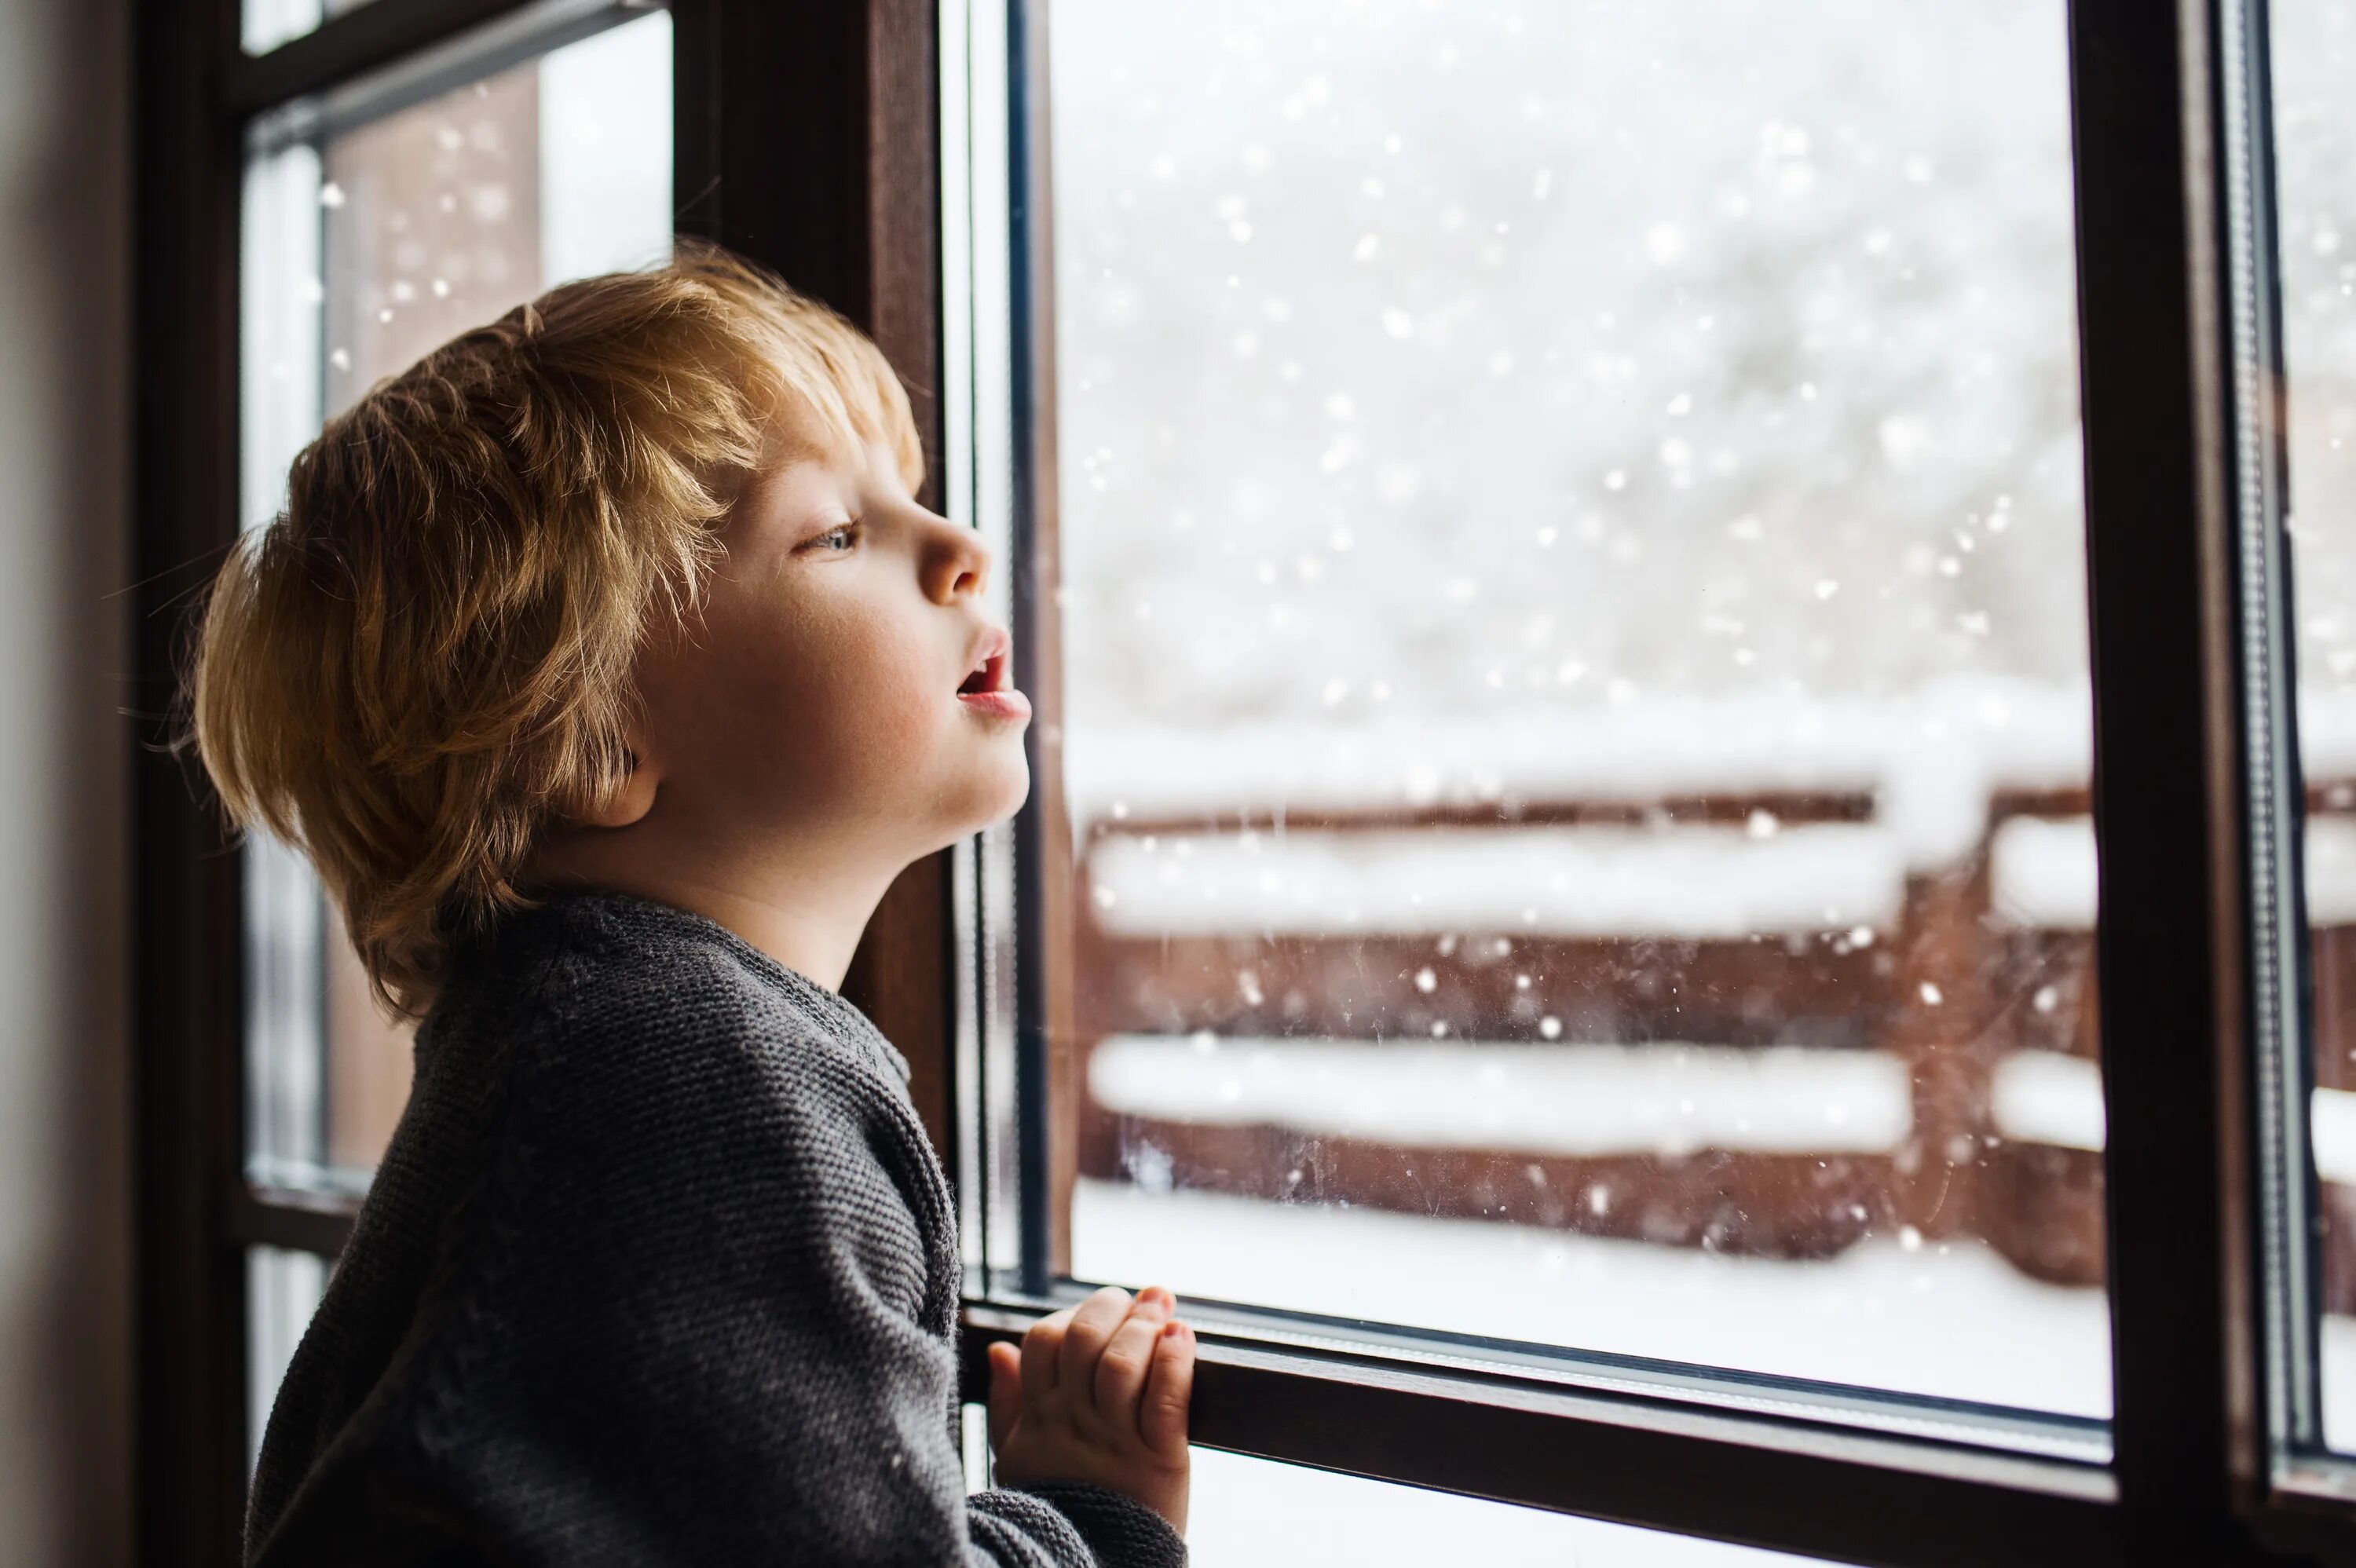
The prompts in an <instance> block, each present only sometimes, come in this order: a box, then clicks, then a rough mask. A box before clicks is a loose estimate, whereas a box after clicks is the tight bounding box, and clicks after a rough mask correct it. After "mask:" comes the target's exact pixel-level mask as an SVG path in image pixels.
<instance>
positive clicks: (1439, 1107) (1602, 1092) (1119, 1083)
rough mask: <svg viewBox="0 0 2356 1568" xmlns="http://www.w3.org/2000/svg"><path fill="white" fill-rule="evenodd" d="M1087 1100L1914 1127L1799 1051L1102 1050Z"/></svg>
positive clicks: (1544, 1120) (1906, 1116) (1903, 1101)
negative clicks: (1089, 1098) (1090, 1097)
mask: <svg viewBox="0 0 2356 1568" xmlns="http://www.w3.org/2000/svg"><path fill="white" fill-rule="evenodd" d="M1088 1090H1089V1093H1091V1094H1092V1095H1093V1096H1094V1097H1095V1099H1096V1101H1097V1103H1098V1104H1100V1105H1102V1106H1104V1107H1105V1108H1106V1109H1107V1110H1109V1111H1114V1112H1118V1113H1123V1114H1127V1115H1139V1116H1152V1117H1157V1118H1161V1119H1163V1120H1168V1121H1176V1122H1193V1123H1204V1124H1209V1125H1221V1126H1248V1125H1258V1124H1267V1125H1275V1126H1282V1127H1290V1128H1293V1129H1296V1130H1298V1131H1301V1132H1304V1133H1313V1134H1317V1135H1321V1136H1328V1137H1355V1138H1366V1139H1370V1140H1373V1141H1375V1142H1377V1143H1393V1144H1407V1145H1412V1146H1420V1147H1443V1148H1494V1149H1511V1150H1514V1151H1516V1152H1518V1153H1526V1154H1534V1155H1535V1154H1554V1155H1607V1154H1664V1155H1674V1154H1689V1153H1691V1152H1693V1151H1695V1150H1697V1149H1704V1148H1715V1149H1760V1150H1786V1151H1796V1152H1803V1153H1812V1154H1826V1153H1834V1152H1839V1153H1852V1152H1854V1153H1869V1152H1887V1151H1889V1150H1890V1149H1893V1148H1895V1147H1897V1146H1898V1144H1899V1143H1900V1142H1901V1140H1902V1139H1904V1137H1905V1136H1906V1135H1907V1133H1908V1132H1909V1131H1910V1130H1911V1129H1912V1126H1913V1121H1914V1109H1913V1099H1912V1091H1911V1090H1910V1088H1909V1085H1908V1082H1907V1073H1906V1064H1905V1063H1904V1062H1903V1061H1900V1060H1899V1059H1898V1058H1897V1057H1895V1056H1891V1055H1890V1054H1889V1053H1887V1052H1885V1051H1815V1050H1810V1049H1808V1048H1806V1047H1803V1046H1771V1047H1762V1048H1759V1049H1755V1050H1754V1049H1746V1048H1743V1047H1739V1046H1710V1045H1684V1044H1678V1043H1676V1042H1672V1041H1655V1042H1650V1043H1647V1044H1644V1045H1585V1044H1582V1045H1532V1044H1528V1043H1514V1042H1500V1041H1487V1040H1464V1041H1461V1042H1458V1043H1455V1044H1449V1045H1436V1044H1425V1043H1420V1042H1418V1041H1414V1040H1406V1041H1398V1040H1387V1041H1365V1040H1280V1039H1239V1038H1235V1037H1225V1038H1222V1037H1219V1036H1215V1035H1212V1034H1210V1033H1208V1032H1207V1031H1205V1032H1204V1033H1201V1034H1196V1035H1192V1036H1176V1035H1115V1036H1112V1037H1110V1038H1108V1040H1105V1041H1104V1042H1103V1043H1102V1044H1100V1045H1098V1047H1097V1050H1096V1052H1095V1054H1094V1055H1093V1056H1092V1057H1091V1058H1090V1059H1089V1063H1088ZM2096 1093H2097V1096H2098V1099H2097V1107H2098V1108H2099V1104H2100V1101H2099V1094H2100V1089H2099V1087H2098V1088H2097V1091H2096Z"/></svg>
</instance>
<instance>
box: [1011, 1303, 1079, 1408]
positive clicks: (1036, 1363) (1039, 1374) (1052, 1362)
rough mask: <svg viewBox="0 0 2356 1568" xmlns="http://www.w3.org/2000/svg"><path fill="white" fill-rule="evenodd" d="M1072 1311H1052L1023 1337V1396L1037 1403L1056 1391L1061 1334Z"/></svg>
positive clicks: (1067, 1308) (1069, 1322)
mask: <svg viewBox="0 0 2356 1568" xmlns="http://www.w3.org/2000/svg"><path fill="white" fill-rule="evenodd" d="M1071 1322H1072V1309H1071V1308H1070V1307H1066V1308H1064V1310H1062V1311H1061V1312H1051V1313H1049V1314H1048V1315H1047V1316H1046V1317H1042V1318H1041V1319H1039V1321H1038V1322H1036V1323H1033V1325H1031V1328H1030V1330H1029V1331H1028V1332H1027V1333H1025V1334H1024V1335H1023V1358H1022V1359H1023V1399H1024V1400H1026V1401H1029V1402H1033V1403H1036V1402H1037V1401H1040V1400H1043V1399H1045V1398H1046V1397H1047V1396H1048V1395H1049V1394H1051V1393H1053V1392H1055V1381H1056V1365H1057V1360H1058V1358H1059V1357H1060V1356H1061V1355H1062V1353H1063V1349H1064V1331H1065V1330H1066V1328H1069V1327H1070V1326H1071Z"/></svg>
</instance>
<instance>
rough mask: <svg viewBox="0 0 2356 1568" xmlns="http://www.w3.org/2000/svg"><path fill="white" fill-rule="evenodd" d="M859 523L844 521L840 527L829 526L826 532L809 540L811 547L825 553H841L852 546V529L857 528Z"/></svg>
mask: <svg viewBox="0 0 2356 1568" xmlns="http://www.w3.org/2000/svg"><path fill="white" fill-rule="evenodd" d="M858 526H859V525H858V524H856V523H844V524H843V525H841V527H840V528H829V529H827V530H826V532H824V533H822V534H819V535H818V536H816V537H815V538H813V539H810V540H809V548H810V549H817V550H819V551H820V552H821V553H823V554H828V555H834V554H840V553H841V551H843V550H846V549H850V548H851V530H852V529H854V528H857V527H858Z"/></svg>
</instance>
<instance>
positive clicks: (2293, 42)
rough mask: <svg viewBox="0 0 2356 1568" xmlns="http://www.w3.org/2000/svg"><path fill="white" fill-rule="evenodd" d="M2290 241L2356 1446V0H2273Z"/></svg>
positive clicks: (2334, 1276)
mask: <svg viewBox="0 0 2356 1568" xmlns="http://www.w3.org/2000/svg"><path fill="white" fill-rule="evenodd" d="M2269 10H2270V12H2271V26H2272V28H2273V40H2272V49H2271V59H2272V66H2273V74H2274V104H2273V110H2274V133H2275V160H2276V170H2275V175H2276V246H2277V249H2278V252H2279V264H2280V276H2281V302H2282V338H2283V344H2282V349H2283V359H2284V369H2285V372H2286V377H2287V380H2288V394H2287V397H2286V401H2285V405H2284V406H2285V408H2286V413H2287V420H2288V422H2287V425H2286V429H2285V435H2286V457H2287V461H2288V463H2289V470H2290V472H2289V486H2288V488H2289V496H2290V503H2291V507H2292V515H2291V517H2290V518H2289V528H2290V536H2291V549H2292V554H2293V556H2294V558H2295V559H2294V562H2293V567H2294V571H2293V573H2292V581H2293V585H2294V587H2295V588H2296V591H2297V593H2296V602H2295V603H2294V604H2293V606H2292V613H2293V620H2294V625H2295V627H2296V636H2297V671H2298V709H2299V712H2298V723H2299V745H2300V751H2301V758H2300V760H2301V763H2302V766H2303V770H2304V772H2305V774H2306V784H2307V796H2308V799H2307V805H2308V824H2307V851H2306V861H2307V863H2306V868H2305V869H2306V877H2307V914H2308V925H2309V927H2310V929H2311V931H2312V933H2313V934H2312V937H2311V945H2310V948H2309V954H2310V957H2311V961H2312V963H2313V966H2314V969H2313V972H2314V1029H2315V1039H2314V1058H2315V1085H2316V1086H2315V1089H2314V1092H2313V1099H2312V1102H2311V1104H2312V1115H2311V1116H2310V1118H2309V1125H2308V1141H2309V1143H2310V1145H2311V1147H2312V1150H2313V1154H2314V1158H2315V1174H2316V1176H2317V1179H2318V1180H2319V1197H2320V1199H2321V1220H2322V1225H2321V1250H2322V1256H2321V1258H2320V1259H2319V1269H2318V1272H2319V1275H2320V1276H2321V1291H2320V1295H2321V1301H2322V1306H2323V1313H2324V1317H2323V1322H2322V1335H2321V1343H2320V1347H2319V1348H2320V1350H2321V1356H2322V1374H2323V1408H2322V1415H2323V1425H2324V1435H2325V1437H2326V1439H2327V1440H2328V1441H2329V1443H2330V1444H2331V1445H2332V1446H2334V1447H2336V1448H2340V1449H2343V1450H2346V1449H2350V1448H2351V1446H2356V113H2351V112H2350V109H2349V106H2348V101H2347V91H2346V89H2347V83H2348V80H2349V71H2350V69H2351V65H2356V5H2350V4H2348V3H2347V0H2274V3H2273V4H2272V5H2271V6H2270V7H2269Z"/></svg>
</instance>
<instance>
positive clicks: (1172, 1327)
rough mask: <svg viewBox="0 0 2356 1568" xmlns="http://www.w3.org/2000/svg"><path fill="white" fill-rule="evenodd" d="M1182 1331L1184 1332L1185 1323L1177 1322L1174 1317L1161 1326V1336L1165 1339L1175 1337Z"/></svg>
mask: <svg viewBox="0 0 2356 1568" xmlns="http://www.w3.org/2000/svg"><path fill="white" fill-rule="evenodd" d="M1184 1332H1186V1325H1184V1324H1183V1323H1181V1322H1179V1321H1178V1319H1176V1318H1175V1317H1173V1318H1172V1319H1171V1320H1170V1321H1169V1322H1167V1323H1164V1324H1163V1325H1162V1338H1163V1339H1176V1338H1178V1336H1179V1335H1181V1334H1183V1333H1184Z"/></svg>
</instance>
